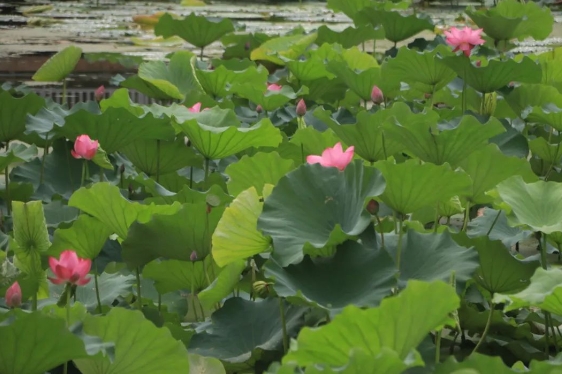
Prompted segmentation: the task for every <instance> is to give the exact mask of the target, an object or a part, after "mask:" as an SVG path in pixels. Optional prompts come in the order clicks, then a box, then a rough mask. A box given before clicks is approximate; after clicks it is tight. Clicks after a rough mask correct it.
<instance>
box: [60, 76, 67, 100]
mask: <svg viewBox="0 0 562 374" xmlns="http://www.w3.org/2000/svg"><path fill="white" fill-rule="evenodd" d="M61 105H66V78H65V79H64V80H63V81H62V100H61Z"/></svg>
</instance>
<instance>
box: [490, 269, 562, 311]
mask: <svg viewBox="0 0 562 374" xmlns="http://www.w3.org/2000/svg"><path fill="white" fill-rule="evenodd" d="M561 286H562V270H561V269H558V268H552V269H548V270H545V269H543V268H537V270H536V271H535V274H533V276H532V277H531V284H529V286H528V287H527V288H525V289H524V290H523V291H520V292H518V293H515V294H509V295H505V294H499V293H498V294H496V295H495V296H494V299H493V301H494V303H502V304H506V305H505V308H504V311H506V312H507V311H510V310H516V309H519V308H528V307H531V306H532V307H538V308H541V309H543V310H544V311H547V312H551V313H554V314H558V315H561V314H562V302H561V300H562V288H561Z"/></svg>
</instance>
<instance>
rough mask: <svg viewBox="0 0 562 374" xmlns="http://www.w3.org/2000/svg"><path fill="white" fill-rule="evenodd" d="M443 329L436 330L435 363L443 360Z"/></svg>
mask: <svg viewBox="0 0 562 374" xmlns="http://www.w3.org/2000/svg"><path fill="white" fill-rule="evenodd" d="M440 356H441V330H439V331H436V335H435V363H436V364H438V363H439V362H440V361H441V358H440Z"/></svg>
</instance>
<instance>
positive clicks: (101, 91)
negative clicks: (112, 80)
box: [94, 86, 105, 101]
mask: <svg viewBox="0 0 562 374" xmlns="http://www.w3.org/2000/svg"><path fill="white" fill-rule="evenodd" d="M104 96H105V87H104V86H99V87H98V88H97V89H96V91H95V92H94V98H95V99H96V101H101V99H103V98H104Z"/></svg>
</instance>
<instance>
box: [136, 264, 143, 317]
mask: <svg viewBox="0 0 562 374" xmlns="http://www.w3.org/2000/svg"><path fill="white" fill-rule="evenodd" d="M135 273H136V274H135V276H136V277H137V309H138V310H142V299H141V278H140V267H138V266H137V269H136V271H135Z"/></svg>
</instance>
